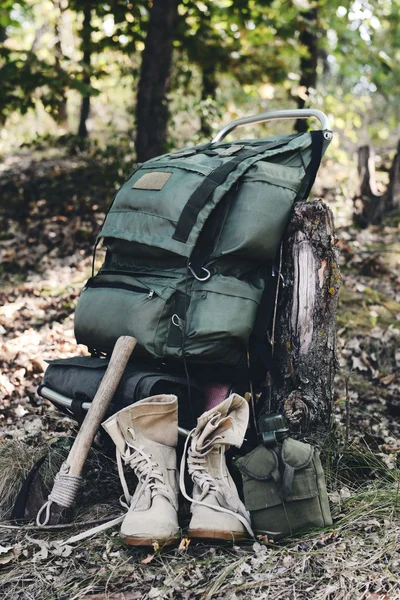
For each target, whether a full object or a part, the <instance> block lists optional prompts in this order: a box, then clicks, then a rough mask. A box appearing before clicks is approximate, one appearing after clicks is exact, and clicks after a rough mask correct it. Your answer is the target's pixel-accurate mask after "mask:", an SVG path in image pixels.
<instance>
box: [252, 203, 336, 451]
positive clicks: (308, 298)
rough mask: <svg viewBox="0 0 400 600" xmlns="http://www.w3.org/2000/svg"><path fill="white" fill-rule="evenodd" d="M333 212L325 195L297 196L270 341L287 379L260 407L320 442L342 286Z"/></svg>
mask: <svg viewBox="0 0 400 600" xmlns="http://www.w3.org/2000/svg"><path fill="white" fill-rule="evenodd" d="M335 243H336V237H335V231H334V223H333V215H332V212H331V211H330V209H329V208H328V207H327V206H326V205H325V204H324V203H323V202H322V201H321V200H316V201H313V202H299V203H298V204H296V206H295V208H294V212H293V216H292V219H291V221H290V223H289V226H288V228H287V231H286V234H285V237H284V241H283V246H282V261H281V264H282V268H281V277H280V282H279V283H278V286H279V289H278V295H277V303H276V307H275V318H274V327H273V331H272V337H271V341H272V346H273V354H274V358H275V360H276V362H277V366H278V368H279V371H280V373H281V375H282V378H283V382H282V383H281V384H280V385H278V384H277V383H276V382H273V383H272V384H271V387H270V389H269V392H270V394H269V398H267V401H266V404H265V406H264V407H263V410H262V412H264V413H268V412H280V413H283V414H284V415H285V417H286V419H287V421H288V424H289V427H290V430H291V432H292V434H294V435H298V436H301V437H302V438H304V437H305V436H306V437H308V438H311V439H312V441H314V442H316V443H321V442H322V441H323V439H324V437H325V436H326V434H327V432H328V430H329V428H330V424H331V413H332V404H333V379H334V373H335V369H336V366H337V358H336V310H337V302H338V293H339V287H340V272H339V265H338V251H337V249H336V248H335Z"/></svg>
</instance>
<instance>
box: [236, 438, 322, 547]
mask: <svg viewBox="0 0 400 600" xmlns="http://www.w3.org/2000/svg"><path fill="white" fill-rule="evenodd" d="M236 464H237V466H238V467H239V470H240V471H241V473H242V478H243V492H244V499H245V505H246V508H247V509H248V510H249V511H250V514H251V518H252V522H253V527H254V529H255V530H256V531H258V532H267V533H268V535H270V536H272V538H273V539H280V538H282V537H285V536H287V535H292V534H293V533H295V532H296V531H304V530H307V529H309V528H311V527H323V526H326V525H330V524H331V523H332V520H331V517H330V512H329V505H328V500H327V495H326V488H325V486H324V482H323V485H321V482H320V479H321V477H322V480H323V471H322V467H321V463H320V460H319V456H318V453H317V451H316V450H315V449H314V448H313V447H312V446H310V445H309V444H304V443H303V442H299V441H297V440H293V439H291V438H288V439H286V440H285V441H284V443H283V444H282V446H281V447H278V446H276V447H275V448H273V449H267V448H265V447H264V446H258V447H257V448H256V449H255V450H253V451H252V452H250V454H248V455H247V456H245V457H244V458H241V459H239V460H238V461H237V463H236Z"/></svg>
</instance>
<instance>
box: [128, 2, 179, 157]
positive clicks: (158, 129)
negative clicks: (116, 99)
mask: <svg viewBox="0 0 400 600" xmlns="http://www.w3.org/2000/svg"><path fill="white" fill-rule="evenodd" d="M178 3H179V0H153V5H152V8H151V11H150V21H149V28H148V32H147V37H146V44H145V48H144V51H143V58H142V64H141V69H140V80H139V89H138V95H137V107H136V122H137V135H136V154H137V160H138V161H139V162H143V161H145V160H148V159H149V158H153V157H154V156H157V155H159V154H162V153H163V152H164V151H165V142H166V137H167V124H168V116H169V111H168V102H167V93H168V90H169V83H170V74H171V64H172V51H173V40H174V35H175V29H176V24H177V17H178Z"/></svg>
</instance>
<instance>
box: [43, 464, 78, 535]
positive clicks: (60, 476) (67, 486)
mask: <svg viewBox="0 0 400 600" xmlns="http://www.w3.org/2000/svg"><path fill="white" fill-rule="evenodd" d="M69 469H70V467H69V465H68V464H67V463H66V462H63V464H62V465H61V467H60V470H59V472H58V473H57V475H56V478H55V480H54V485H53V489H52V490H51V492H50V494H49V495H48V498H47V501H46V502H45V503H44V504H43V506H42V508H41V509H40V510H39V512H38V514H37V517H36V524H37V525H38V526H42V527H43V526H44V525H47V524H48V522H49V521H50V516H51V506H52V504H53V503H55V504H57V505H58V506H62V507H63V508H69V507H70V506H72V505H73V503H74V500H75V497H76V494H77V492H78V490H79V487H80V485H81V482H82V477H80V476H78V475H70V474H69ZM43 514H44V519H43V521H42V515H43Z"/></svg>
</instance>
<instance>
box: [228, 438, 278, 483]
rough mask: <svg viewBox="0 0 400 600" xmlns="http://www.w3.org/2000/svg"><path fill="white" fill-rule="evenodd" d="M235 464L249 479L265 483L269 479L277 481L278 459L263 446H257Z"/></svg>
mask: <svg viewBox="0 0 400 600" xmlns="http://www.w3.org/2000/svg"><path fill="white" fill-rule="evenodd" d="M235 464H236V465H237V466H238V468H239V470H240V471H241V472H242V473H243V474H244V475H245V476H247V477H249V478H250V479H255V480H256V481H265V480H267V479H270V478H271V477H273V478H274V479H276V480H278V479H279V471H278V457H277V455H276V454H275V452H273V451H272V450H267V448H265V446H257V448H255V449H254V450H252V452H250V453H249V454H246V456H243V458H239V459H238V460H237V461H236V463H235ZM247 477H246V478H247Z"/></svg>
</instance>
